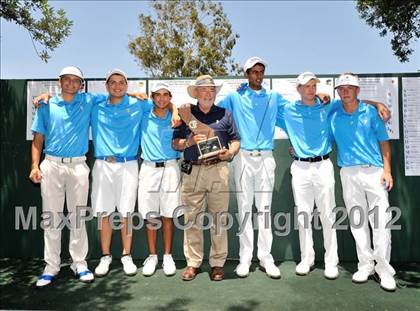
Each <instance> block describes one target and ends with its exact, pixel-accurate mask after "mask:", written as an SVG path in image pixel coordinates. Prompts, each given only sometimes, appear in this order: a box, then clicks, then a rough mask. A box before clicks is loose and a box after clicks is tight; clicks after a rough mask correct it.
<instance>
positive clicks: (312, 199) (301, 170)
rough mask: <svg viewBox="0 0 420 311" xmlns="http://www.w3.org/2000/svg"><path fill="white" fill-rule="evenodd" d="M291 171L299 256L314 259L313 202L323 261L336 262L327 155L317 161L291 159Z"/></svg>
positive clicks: (331, 179) (331, 173)
mask: <svg viewBox="0 0 420 311" xmlns="http://www.w3.org/2000/svg"><path fill="white" fill-rule="evenodd" d="M290 173H291V174H292V189H293V197H294V200H295V205H296V213H297V215H298V217H297V220H298V224H299V243H300V255H301V260H302V261H303V262H305V263H306V264H308V265H313V264H314V261H315V251H314V242H313V239H312V213H313V210H314V204H316V206H317V208H318V211H319V215H320V219H321V223H322V233H323V237H324V249H325V254H324V261H325V265H326V266H327V265H329V266H336V265H337V264H338V255H337V234H336V232H335V229H333V225H334V222H335V213H333V209H334V207H335V196H334V184H335V182H334V167H333V164H332V163H331V161H330V159H327V160H323V161H320V162H313V163H310V162H303V161H294V162H293V163H292V165H291V167H290Z"/></svg>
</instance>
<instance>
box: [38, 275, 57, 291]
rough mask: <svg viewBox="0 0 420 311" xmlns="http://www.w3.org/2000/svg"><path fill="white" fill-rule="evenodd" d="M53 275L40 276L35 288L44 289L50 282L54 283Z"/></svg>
mask: <svg viewBox="0 0 420 311" xmlns="http://www.w3.org/2000/svg"><path fill="white" fill-rule="evenodd" d="M54 278H55V275H52V274H42V275H40V276H39V277H38V280H37V281H36V287H38V288H40V287H44V286H47V285H49V284H51V282H52V281H54Z"/></svg>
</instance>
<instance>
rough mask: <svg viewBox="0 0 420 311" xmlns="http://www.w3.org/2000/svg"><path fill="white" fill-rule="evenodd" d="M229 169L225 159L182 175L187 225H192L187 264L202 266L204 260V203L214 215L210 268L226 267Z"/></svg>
mask: <svg viewBox="0 0 420 311" xmlns="http://www.w3.org/2000/svg"><path fill="white" fill-rule="evenodd" d="M228 181H229V170H228V167H227V163H226V162H220V163H217V164H214V165H209V166H206V165H193V168H192V172H191V174H190V175H186V174H183V180H182V194H181V198H182V203H183V204H184V205H185V213H184V220H185V224H186V225H187V224H188V223H191V224H192V226H191V227H190V228H188V229H185V231H184V255H185V258H186V259H187V265H188V266H192V267H196V268H198V267H200V265H201V263H202V261H203V226H202V223H203V218H204V217H203V216H204V212H205V206H206V203H207V209H208V212H209V214H210V215H211V216H210V217H208V218H210V219H209V221H210V222H211V224H212V225H211V227H210V235H211V248H210V255H209V263H210V266H211V267H223V265H224V264H225V261H226V257H227V252H228V246H227V243H228V242H227V230H226V228H225V227H224V226H226V220H227V216H226V213H227V211H228V206H229V182H228Z"/></svg>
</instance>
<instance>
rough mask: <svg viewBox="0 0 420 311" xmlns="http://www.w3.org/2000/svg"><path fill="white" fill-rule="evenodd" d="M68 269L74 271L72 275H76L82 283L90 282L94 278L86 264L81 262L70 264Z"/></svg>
mask: <svg viewBox="0 0 420 311" xmlns="http://www.w3.org/2000/svg"><path fill="white" fill-rule="evenodd" d="M70 269H71V270H72V271H73V272H74V275H75V276H76V277H78V278H79V280H80V281H81V282H83V283H90V282H93V280H94V279H95V277H94V276H93V273H92V272H91V271H90V270H89V269H88V267H87V266H85V265H83V264H80V263H79V264H72V265H71V266H70Z"/></svg>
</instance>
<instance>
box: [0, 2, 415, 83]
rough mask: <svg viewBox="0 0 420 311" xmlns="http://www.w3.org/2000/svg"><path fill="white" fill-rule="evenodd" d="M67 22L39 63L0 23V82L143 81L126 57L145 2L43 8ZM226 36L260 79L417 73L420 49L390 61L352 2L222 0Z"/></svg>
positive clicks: (25, 39) (21, 38) (17, 33)
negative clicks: (64, 33)
mask: <svg viewBox="0 0 420 311" xmlns="http://www.w3.org/2000/svg"><path fill="white" fill-rule="evenodd" d="M50 3H51V4H52V6H53V7H55V8H57V9H58V8H63V9H64V10H65V11H66V15H67V17H68V18H69V19H71V20H73V22H74V25H73V27H72V34H71V35H70V37H68V38H67V39H66V40H65V41H64V43H63V44H62V46H60V47H59V48H57V49H56V50H55V51H54V52H52V54H51V56H52V57H51V59H50V60H49V62H48V63H44V62H43V61H42V60H41V59H40V58H39V57H38V56H37V54H36V52H35V50H34V48H33V45H32V41H31V40H30V37H29V34H28V32H27V31H26V30H25V29H23V28H22V27H19V26H17V25H15V24H13V23H10V22H6V21H5V20H3V19H1V71H0V75H1V79H43V78H45V79H53V78H56V77H57V75H58V73H59V71H60V70H61V68H62V67H65V66H68V65H75V66H78V67H80V68H81V69H82V70H83V72H84V75H85V78H104V77H105V75H106V72H107V71H109V70H110V69H112V68H120V69H122V70H124V71H125V72H126V73H127V75H128V76H129V77H133V78H134V77H138V78H143V77H150V76H149V75H148V74H147V73H146V72H145V71H144V70H143V69H142V68H141V67H140V66H139V65H138V64H137V62H136V61H135V58H134V56H132V55H131V54H130V53H129V51H128V47H127V46H128V42H129V39H130V38H135V37H136V36H137V35H139V33H140V32H139V28H138V15H139V14H140V13H145V14H150V13H151V9H150V7H149V3H148V2H147V1H50ZM222 5H223V8H224V11H225V13H226V15H227V17H228V19H229V20H230V22H231V24H232V27H233V30H234V32H236V33H238V34H239V35H240V38H239V39H238V40H237V44H236V45H235V47H234V49H233V57H234V59H235V61H236V62H238V63H239V64H243V63H244V62H245V61H246V59H248V58H249V57H251V56H260V57H262V58H263V59H264V60H265V61H266V62H267V63H268V66H267V68H266V74H268V75H286V74H287V75H298V74H299V73H301V72H303V71H308V70H309V71H313V72H315V73H317V74H339V73H341V72H348V71H350V72H354V73H398V72H416V71H419V70H420V42H419V41H417V42H414V43H412V45H411V47H412V48H413V49H414V50H415V51H414V53H413V54H412V55H411V57H410V62H408V63H400V62H399V61H398V59H397V57H396V56H394V55H393V52H392V49H391V45H390V36H386V37H380V36H379V31H378V30H377V29H373V28H370V27H369V26H368V25H367V24H365V22H364V21H363V20H361V19H360V18H359V16H358V13H357V10H356V7H355V2H353V1H222Z"/></svg>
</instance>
